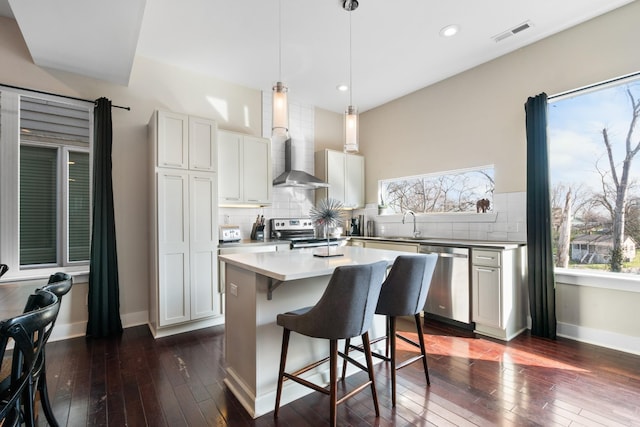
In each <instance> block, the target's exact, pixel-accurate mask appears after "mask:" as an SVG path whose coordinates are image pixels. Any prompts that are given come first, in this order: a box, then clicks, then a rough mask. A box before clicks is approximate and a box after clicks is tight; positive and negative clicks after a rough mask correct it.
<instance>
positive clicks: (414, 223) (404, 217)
mask: <svg viewBox="0 0 640 427" xmlns="http://www.w3.org/2000/svg"><path fill="white" fill-rule="evenodd" d="M407 214H411V215H413V237H418V236H419V235H420V232H419V231H417V230H416V214H415V212H414V211H412V210H411V209H408V210H406V211H404V214H403V215H402V223H403V224H404V220H405V219H406V218H407Z"/></svg>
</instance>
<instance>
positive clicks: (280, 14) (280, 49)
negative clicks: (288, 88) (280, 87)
mask: <svg viewBox="0 0 640 427" xmlns="http://www.w3.org/2000/svg"><path fill="white" fill-rule="evenodd" d="M278 81H280V82H281V81H282V0H278Z"/></svg>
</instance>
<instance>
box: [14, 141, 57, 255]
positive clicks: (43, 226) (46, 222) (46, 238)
mask: <svg viewBox="0 0 640 427" xmlns="http://www.w3.org/2000/svg"><path fill="white" fill-rule="evenodd" d="M57 157H58V153H57V149H55V148H45V147H33V146H28V145H22V146H20V265H35V264H53V263H56V262H57V250H56V242H57V238H56V236H57V227H56V218H57V215H56V213H57V192H56V187H57V182H56V181H57V180H56V177H57Z"/></svg>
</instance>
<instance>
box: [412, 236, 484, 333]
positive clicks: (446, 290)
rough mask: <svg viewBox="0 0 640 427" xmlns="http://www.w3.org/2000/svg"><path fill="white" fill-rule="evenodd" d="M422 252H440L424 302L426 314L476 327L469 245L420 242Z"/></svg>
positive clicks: (457, 323)
mask: <svg viewBox="0 0 640 427" xmlns="http://www.w3.org/2000/svg"><path fill="white" fill-rule="evenodd" d="M420 253H424V254H429V253H435V254H438V262H437V263H436V269H435V271H434V272H433V278H432V279H431V288H430V289H429V295H428V296H427V302H426V304H425V306H424V311H425V317H435V318H441V319H442V320H445V321H446V320H452V321H454V322H452V323H454V324H456V325H459V326H463V327H467V328H473V325H472V324H471V297H470V295H471V286H470V276H469V248H460V247H450V246H435V245H420ZM430 315H431V316H430Z"/></svg>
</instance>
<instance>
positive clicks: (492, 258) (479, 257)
mask: <svg viewBox="0 0 640 427" xmlns="http://www.w3.org/2000/svg"><path fill="white" fill-rule="evenodd" d="M476 258H478V259H490V260H494V259H495V257H492V256H486V255H476Z"/></svg>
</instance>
